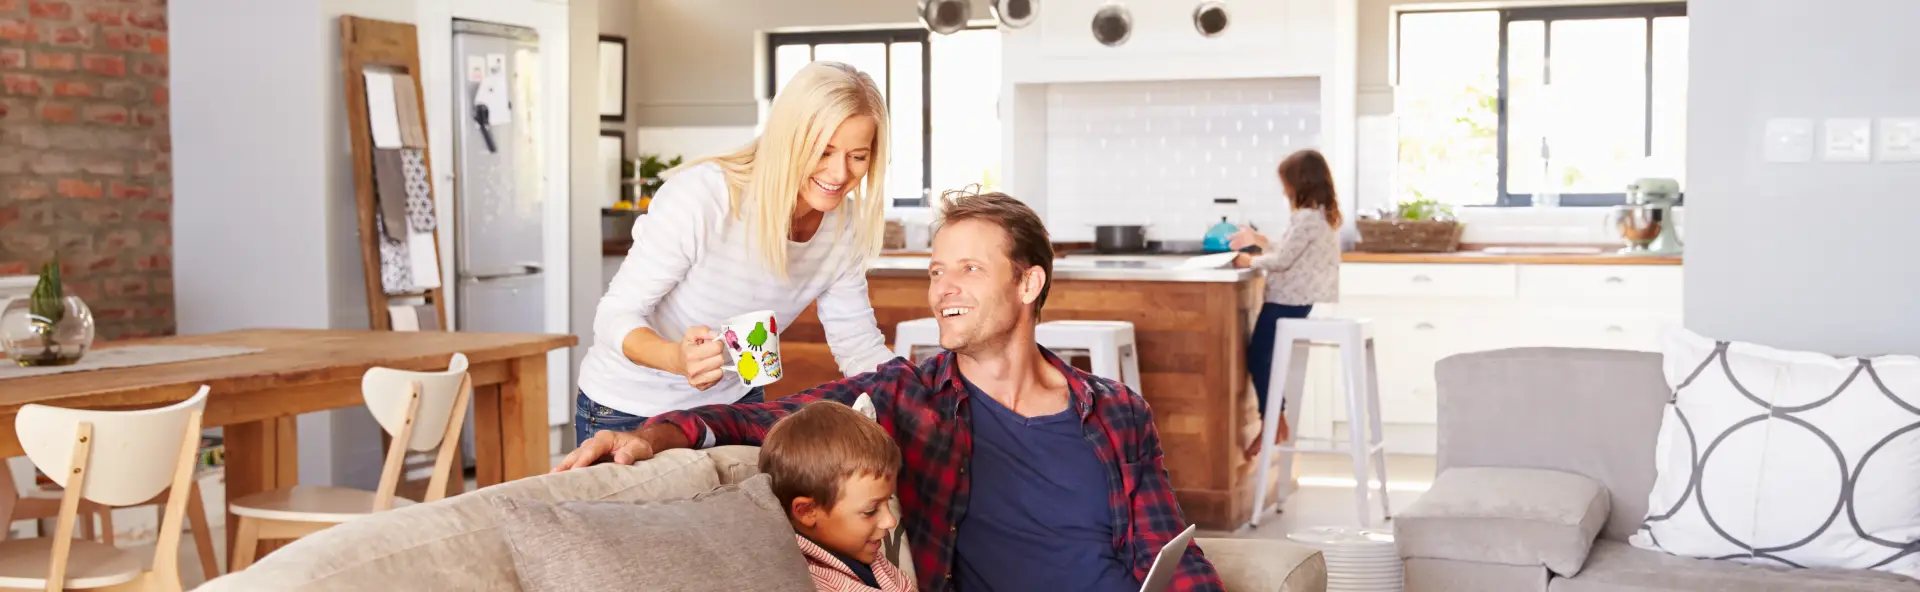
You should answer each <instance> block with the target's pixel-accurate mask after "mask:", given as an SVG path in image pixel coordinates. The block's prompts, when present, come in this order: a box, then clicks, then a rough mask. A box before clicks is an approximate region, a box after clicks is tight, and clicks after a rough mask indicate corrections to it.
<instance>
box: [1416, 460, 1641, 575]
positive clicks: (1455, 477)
mask: <svg viewBox="0 0 1920 592" xmlns="http://www.w3.org/2000/svg"><path fill="white" fill-rule="evenodd" d="M1608 504H1609V502H1608V497H1607V490H1606V489H1603V488H1601V487H1600V483H1599V482H1597V481H1594V480H1592V479H1589V478H1586V477H1582V476H1580V475H1575V474H1572V473H1565V472H1561V471H1549V470H1544V469H1512V468H1504V467H1455V468H1451V469H1447V470H1446V471H1444V472H1442V473H1440V477H1439V478H1438V479H1435V480H1434V483H1433V487H1432V488H1431V489H1429V490H1427V493H1426V494H1424V495H1422V496H1420V500H1419V501H1417V502H1415V503H1414V504H1413V505H1412V506H1411V507H1408V508H1407V509H1406V511H1404V512H1401V513H1400V514H1399V515H1398V516H1395V517H1394V519H1393V534H1394V540H1395V542H1397V543H1398V544H1399V546H1400V554H1401V556H1403V557H1425V558H1432V559H1452V560H1458V561H1472V562H1477V563H1493V564H1500V565H1517V566H1531V565H1542V566H1546V568H1547V569H1549V570H1552V571H1553V572H1554V573H1557V574H1560V575H1573V574H1577V573H1580V567H1581V565H1582V564H1584V563H1585V562H1586V560H1587V550H1588V549H1590V548H1592V546H1593V539H1594V536H1595V535H1597V534H1598V533H1599V532H1600V527H1601V526H1602V525H1604V524H1606V521H1607V512H1608V510H1609V509H1610V506H1609V505H1608Z"/></svg>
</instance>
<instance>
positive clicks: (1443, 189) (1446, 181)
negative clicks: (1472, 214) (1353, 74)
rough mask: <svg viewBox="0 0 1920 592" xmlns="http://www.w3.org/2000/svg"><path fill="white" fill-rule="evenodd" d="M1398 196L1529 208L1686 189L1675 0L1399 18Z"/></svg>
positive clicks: (1683, 32)
mask: <svg viewBox="0 0 1920 592" xmlns="http://www.w3.org/2000/svg"><path fill="white" fill-rule="evenodd" d="M1398 32H1399V42H1398V50H1399V60H1398V61H1399V65H1398V77H1399V81H1398V84H1397V88H1396V93H1395V102H1396V106H1395V116H1396V119H1397V120H1398V124H1399V129H1400V137H1399V150H1398V152H1399V156H1398V163H1397V166H1396V177H1397V185H1398V186H1397V187H1395V190H1394V192H1395V198H1396V199H1397V200H1405V199H1422V198H1425V199H1433V200H1436V201H1440V202H1444V203H1451V204H1455V205H1503V206H1524V205H1530V204H1533V203H1535V201H1536V200H1541V201H1552V200H1557V202H1558V203H1560V204H1562V205H1575V206H1580V205H1585V206H1600V205H1613V204H1618V203H1622V202H1624V201H1625V193H1624V192H1625V189H1624V188H1625V186H1626V185H1627V183H1628V182H1630V181H1632V180H1633V179H1634V178H1637V177H1647V176H1658V177H1673V178H1675V179H1679V180H1680V181H1681V183H1682V186H1683V187H1684V186H1685V178H1684V176H1685V171H1684V169H1685V156H1686V94H1687V87H1686V85H1687V71H1686V68H1687V17H1686V6H1685V5H1684V4H1678V3H1669V4H1640V5H1614V6H1578V7H1544V8H1517V9H1511V10H1468V11H1440V12H1406V13H1402V14H1400V15H1399V28H1398Z"/></svg>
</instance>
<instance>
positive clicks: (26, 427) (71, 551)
mask: <svg viewBox="0 0 1920 592" xmlns="http://www.w3.org/2000/svg"><path fill="white" fill-rule="evenodd" d="M206 402H207V387H205V386H202V387H200V391H199V392H198V393H195V394H194V395H193V398H190V399H187V400H186V401H182V402H180V403H177V404H174V405H171V406H168V407H164V408H160V409H147V410H142V411H91V410H83V409H63V408H59V407H48V406H45V405H27V406H25V407H21V408H20V412H19V414H18V415H16V416H15V417H14V432H15V433H17V434H19V437H20V447H21V448H22V449H24V450H25V451H26V453H27V458H29V459H32V460H33V464H34V465H35V466H38V467H40V470H42V471H45V472H46V473H47V475H48V476H49V477H50V478H52V479H53V481H54V482H55V483H57V484H59V485H60V486H61V487H62V488H63V489H62V491H63V494H62V496H61V498H60V514H59V517H58V522H57V525H56V526H55V527H54V532H53V536H51V537H40V538H33V539H20V540H12V541H6V542H0V588H25V589H45V590H48V591H49V592H52V591H57V590H67V589H73V590H86V589H100V588H110V589H114V590H139V591H148V590H170V591H178V590H180V589H181V587H182V586H181V582H180V527H181V522H182V521H184V520H185V519H186V513H187V505H188V503H189V498H190V497H192V496H193V492H194V489H193V467H194V462H195V459H196V458H197V457H198V452H199V446H200V420H201V411H202V410H203V409H205V407H206ZM163 491H164V492H168V493H167V496H166V498H167V502H166V504H167V505H166V509H165V511H163V512H162V513H161V517H160V533H159V535H158V543H157V544H156V545H155V547H154V549H153V557H152V559H151V562H149V561H148V560H146V559H143V558H142V557H140V554H138V553H134V552H132V551H128V550H124V549H119V548H116V547H114V546H112V545H108V544H106V543H103V542H100V541H95V540H91V539H75V538H73V530H74V525H75V523H76V522H79V521H80V520H81V519H82V518H83V515H82V514H81V513H80V503H81V501H82V500H85V501H90V502H93V503H96V504H100V505H102V506H106V507H125V506H131V505H138V504H142V503H144V502H146V501H148V500H151V499H153V498H154V497H155V496H159V495H160V494H161V492H163ZM149 565H151V567H149Z"/></svg>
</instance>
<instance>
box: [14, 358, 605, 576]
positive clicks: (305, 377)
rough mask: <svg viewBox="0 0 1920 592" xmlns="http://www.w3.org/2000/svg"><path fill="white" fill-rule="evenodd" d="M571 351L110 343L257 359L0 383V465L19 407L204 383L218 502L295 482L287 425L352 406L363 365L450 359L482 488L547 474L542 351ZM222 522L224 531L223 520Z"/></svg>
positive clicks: (173, 392) (294, 453)
mask: <svg viewBox="0 0 1920 592" xmlns="http://www.w3.org/2000/svg"><path fill="white" fill-rule="evenodd" d="M577 343H578V339H577V338H575V337H574V336H572V335H545V334H515V333H467V332H433V331H429V332H400V331H351V330H309V329H247V330H239V331H229V332H224V333H208V334H202V335H181V336H172V337H161V338H154V339H143V340H136V341H127V342H123V343H118V344H114V345H116V346H117V345H136V344H137V345H212V346H238V347H246V348H257V349H259V350H261V351H259V352H256V353H250V354H242V355H236V356H228V357H220V358H210V359H200V360H192V361H185V362H174V363H168V364H156V365H150V366H136V367H127V368H108V369H99V370H90V371H84V372H69V373H62V374H51V375H41V376H32V377H25V378H14V379H8V380H0V459H4V458H9V457H14V456H20V455H22V454H24V453H23V452H22V451H21V448H20V440H19V437H18V435H17V434H15V433H14V425H13V422H14V417H15V416H16V415H18V414H19V412H20V408H21V407H22V406H25V405H29V404H41V405H50V406H56V407H69V408H77V409H144V408H153V407H161V406H165V405H169V404H172V403H178V402H180V401H184V400H186V399H187V398H189V397H191V396H193V394H194V393H195V392H196V391H197V390H198V389H199V388H200V386H201V385H206V386H208V387H210V388H209V392H208V396H207V403H206V411H205V417H204V420H203V421H204V425H206V426H207V427H221V428H223V430H222V436H223V445H224V447H225V452H226V466H225V472H226V474H225V477H226V499H229V500H232V499H238V498H240V497H241V496H245V495H248V494H252V493H257V492H261V491H268V490H273V489H280V488H285V487H291V486H293V485H296V484H297V483H298V482H299V474H300V458H299V450H300V447H299V443H298V440H297V438H296V433H295V428H294V426H295V422H294V418H295V417H297V416H299V415H301V414H304V413H312V412H315V411H326V410H330V409H340V408H345V407H355V406H359V405H362V404H363V401H362V399H361V395H360V377H361V375H362V374H364V373H365V372H366V371H367V369H369V368H373V367H376V366H380V367H387V368H397V369H402V370H445V369H446V367H447V362H448V361H449V360H450V359H451V358H452V356H453V354H455V353H460V354H465V355H466V356H467V360H468V364H469V365H468V370H467V373H468V375H469V376H470V377H471V378H472V382H473V387H474V392H473V423H474V425H473V436H474V457H475V458H474V462H475V465H476V466H475V469H474V478H475V481H476V482H477V484H478V485H479V486H480V487H486V486H488V485H493V484H497V483H501V482H503V481H510V480H513V479H519V478H521V477H528V476H532V475H537V474H541V473H545V472H547V470H548V469H549V468H550V466H549V464H550V462H551V460H550V459H551V456H550V454H551V453H550V451H549V449H548V445H547V444H548V442H547V439H548V434H547V432H548V426H547V352H549V351H552V350H555V349H560V348H564V347H570V346H573V345H575V344H577ZM227 523H228V524H234V523H235V520H233V518H232V516H231V515H229V516H228V522H227ZM231 534H232V533H231V532H229V535H231ZM229 542H231V540H229ZM229 548H231V547H229Z"/></svg>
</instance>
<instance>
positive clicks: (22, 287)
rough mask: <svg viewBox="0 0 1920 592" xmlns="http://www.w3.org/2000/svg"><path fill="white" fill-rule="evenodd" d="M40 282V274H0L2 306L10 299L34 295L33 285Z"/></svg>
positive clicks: (0, 302)
mask: <svg viewBox="0 0 1920 592" xmlns="http://www.w3.org/2000/svg"><path fill="white" fill-rule="evenodd" d="M39 283H40V277H39V276H32V275H0V306H6V305H7V301H8V300H12V299H14V298H26V297H27V296H30V295H32V294H33V287H34V286H35V285H38V284H39Z"/></svg>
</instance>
